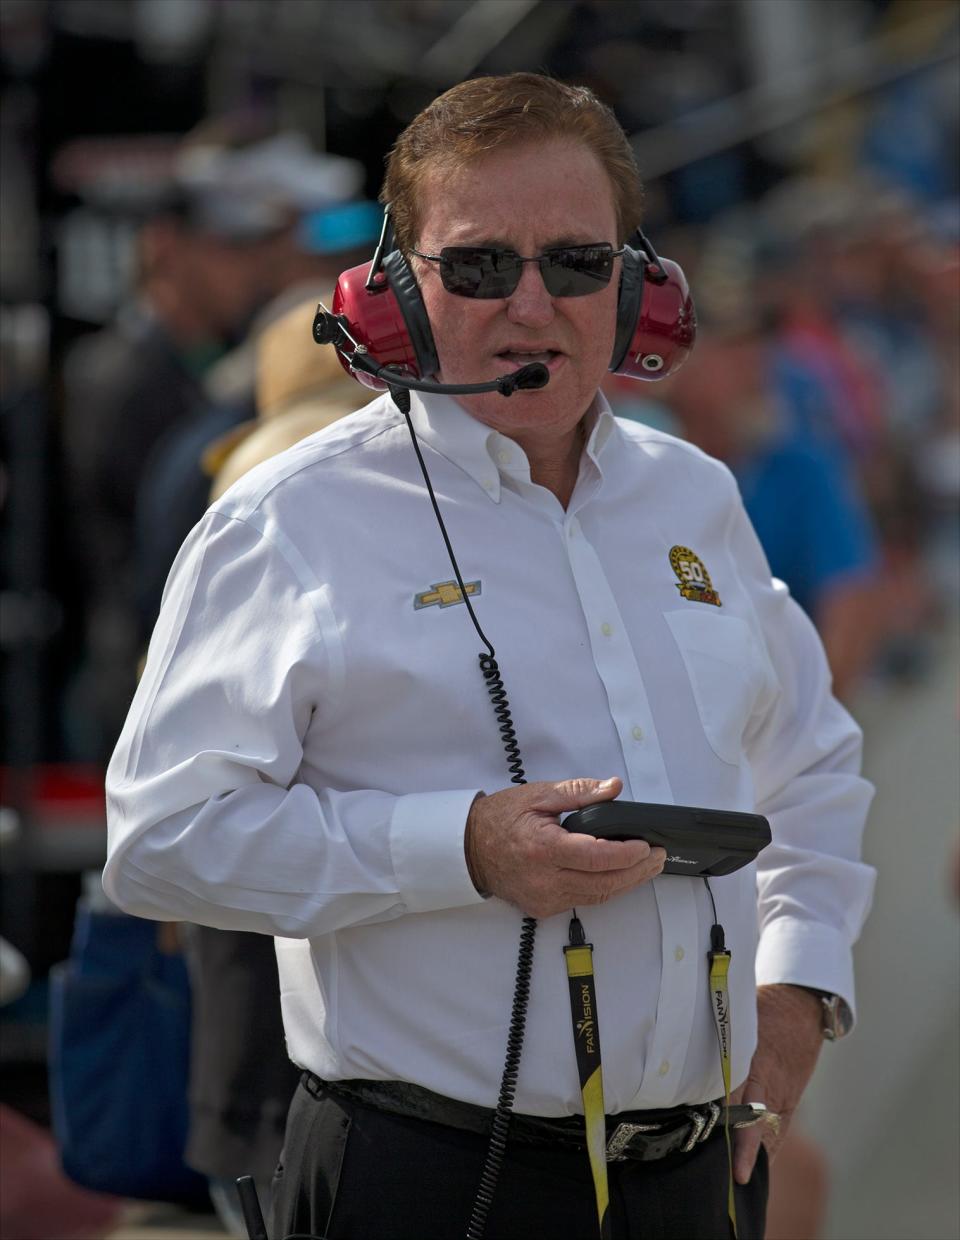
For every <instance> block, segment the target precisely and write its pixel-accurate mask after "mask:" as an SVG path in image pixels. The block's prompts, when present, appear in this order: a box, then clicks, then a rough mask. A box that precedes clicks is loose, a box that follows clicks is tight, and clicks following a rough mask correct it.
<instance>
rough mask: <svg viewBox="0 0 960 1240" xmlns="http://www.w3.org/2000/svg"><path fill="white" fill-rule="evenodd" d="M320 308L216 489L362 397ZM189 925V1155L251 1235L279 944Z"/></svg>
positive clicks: (282, 335) (222, 1210) (278, 343)
mask: <svg viewBox="0 0 960 1240" xmlns="http://www.w3.org/2000/svg"><path fill="white" fill-rule="evenodd" d="M316 308H317V299H316V298H315V297H314V298H311V299H310V300H308V301H305V302H302V303H301V304H299V305H297V306H294V307H293V308H292V309H290V310H288V311H286V313H284V314H283V315H281V317H280V318H278V319H277V320H276V321H275V322H273V323H272V324H270V325H269V326H268V327H266V328H265V329H264V331H263V332H262V333H261V335H260V337H259V339H258V341H257V347H256V359H257V365H256V404H257V417H256V419H255V420H254V421H252V422H246V423H243V424H241V425H239V426H237V427H234V428H232V429H231V430H230V431H228V432H227V433H226V434H224V435H223V436H222V437H221V438H220V440H219V441H215V442H214V443H212V444H210V445H209V446H208V447H207V449H206V451H205V453H204V461H203V465H204V469H205V472H207V473H208V474H210V475H213V484H212V487H211V490H210V499H211V500H215V499H218V498H219V497H220V496H221V495H223V494H224V492H225V491H227V490H228V488H229V487H230V486H231V485H232V484H233V483H234V482H236V481H237V480H238V479H240V478H242V477H243V475H244V474H245V473H246V472H247V471H248V470H249V469H252V468H253V467H254V466H255V465H258V464H260V463H261V462H262V461H266V460H268V459H269V458H270V457H272V456H274V455H276V454H277V453H278V452H282V451H284V450H285V449H286V448H289V447H292V446H293V445H294V444H295V443H298V442H299V441H300V440H301V439H305V438H306V437H307V436H308V435H312V434H314V433H315V432H316V431H319V430H322V429H323V428H324V427H325V426H329V425H330V423H332V422H334V421H336V420H337V419H338V418H340V417H342V416H343V415H344V414H345V413H347V412H348V411H349V410H351V409H355V408H357V407H358V405H359V404H362V403H363V399H362V398H363V391H362V390H361V389H359V388H358V387H357V384H356V383H354V381H353V380H352V379H349V378H347V376H346V375H345V374H344V373H343V369H342V367H341V365H340V363H339V361H338V360H337V357H336V354H335V353H334V352H333V350H332V349H319V348H317V346H316V344H315V343H314V340H313V332H312V327H313V318H314V315H315V313H316ZM367 399H373V393H372V392H370V393H369V395H368V397H367ZM181 936H182V939H183V942H184V948H185V952H186V956H187V961H188V965H189V969H190V979H191V990H192V996H193V1008H192V1023H191V1071H190V1131H189V1136H188V1141H187V1150H186V1159H187V1162H188V1163H189V1164H190V1165H191V1166H193V1167H194V1168H195V1169H196V1170H198V1171H201V1172H203V1174H204V1175H206V1176H207V1177H208V1178H209V1180H210V1194H211V1197H212V1199H213V1202H214V1205H215V1206H216V1209H217V1213H218V1214H219V1216H220V1218H221V1220H222V1221H223V1223H224V1225H225V1226H226V1227H227V1229H228V1230H229V1231H230V1232H231V1233H232V1234H233V1235H236V1236H241V1237H243V1236H246V1234H247V1232H246V1228H245V1226H244V1223H243V1219H242V1216H241V1214H240V1209H239V1204H238V1200H237V1195H236V1187H235V1182H236V1179H237V1177H238V1176H241V1175H252V1176H253V1177H254V1179H255V1181H256V1183H257V1188H258V1192H259V1196H260V1201H261V1203H262V1204H263V1207H264V1210H265V1212H266V1210H267V1209H268V1207H269V1203H270V1179H271V1176H272V1175H273V1172H274V1170H275V1169H276V1165H277V1162H278V1160H279V1157H280V1148H281V1146H282V1144H283V1129H284V1124H285V1123H286V1118H287V1111H288V1109H289V1106H290V1101H291V1099H292V1097H293V1093H294V1090H295V1088H296V1085H297V1080H298V1078H299V1073H298V1072H297V1069H296V1068H295V1067H294V1065H293V1064H292V1063H291V1062H290V1059H289V1057H288V1055H287V1050H286V1043H285V1042H284V1037H283V1020H282V1017H281V1013H280V988H279V981H278V978H277V961H276V954H275V951H274V946H273V941H272V940H271V939H270V938H268V937H266V936H265V935H261V934H250V933H246V932H243V931H231V930H215V929H213V928H212V927H210V926H191V925H186V924H183V925H182V926H181Z"/></svg>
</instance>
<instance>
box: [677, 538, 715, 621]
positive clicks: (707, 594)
mask: <svg viewBox="0 0 960 1240" xmlns="http://www.w3.org/2000/svg"><path fill="white" fill-rule="evenodd" d="M670 567H671V568H672V569H673V571H674V572H675V573H676V575H677V577H678V578H679V580H678V582H677V589H678V590H679V591H680V593H681V595H682V596H683V597H684V598H686V599H689V600H690V602H691V603H711V604H712V605H713V606H714V607H722V606H723V604H722V603H721V602H720V595H719V594H718V593H717V592H716V590H715V589H714V588H713V582H712V581H711V580H710V574H709V573H708V572H707V569H706V566H705V565H704V563H703V560H701V559H700V557H699V556H698V555H697V553H696V552H695V551H691V550H690V548H689V547H671V548H670Z"/></svg>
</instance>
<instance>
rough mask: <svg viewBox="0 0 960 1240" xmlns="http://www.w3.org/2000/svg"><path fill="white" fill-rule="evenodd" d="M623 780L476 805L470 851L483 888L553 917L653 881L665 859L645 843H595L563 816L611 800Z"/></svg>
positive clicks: (572, 783)
mask: <svg viewBox="0 0 960 1240" xmlns="http://www.w3.org/2000/svg"><path fill="white" fill-rule="evenodd" d="M622 787H623V784H622V783H621V781H620V780H619V779H605V780H603V781H602V782H601V781H600V780H596V779H566V780H564V781H563V782H562V783H559V784H549V783H537V784H524V785H522V786H521V787H517V788H505V789H504V790H503V791H502V792H495V793H493V794H492V795H491V796H488V797H478V798H477V800H476V801H474V803H473V806H472V808H471V810H470V814H469V816H468V818H467V826H466V831H465V834H464V850H465V852H466V857H467V866H468V868H469V870H470V877H471V878H472V879H473V884H474V886H475V887H476V889H477V890H478V891H482V892H485V893H489V894H491V895H495V896H499V897H500V898H501V899H502V900H507V901H509V902H510V903H511V904H515V905H517V907H518V908H520V909H521V910H522V911H523V912H524V913H526V914H527V916H529V917H551V916H552V915H553V914H554V913H562V912H564V911H565V910H566V909H569V908H571V907H572V906H574V905H578V904H603V903H604V902H605V901H607V900H609V899H611V897H613V896H615V895H619V893H620V892H621V891H628V890H629V889H630V888H631V887H636V886H637V885H638V884H639V883H645V882H646V881H647V880H648V879H651V878H655V877H656V876H657V875H658V874H659V873H660V871H661V870H662V869H663V866H664V862H665V861H666V859H667V854H666V852H665V851H664V849H662V848H653V849H651V848H650V845H649V844H647V843H646V842H645V841H643V840H622V841H621V840H595V839H593V837H592V836H589V835H578V834H571V833H570V832H568V831H565V830H564V829H563V827H561V826H560V822H559V820H558V817H557V816H558V815H559V814H564V813H569V812H570V811H572V810H575V809H583V807H584V806H586V805H594V804H596V803H597V802H598V801H612V800H613V799H614V798H615V797H616V796H618V795H619V793H620V791H621V789H622Z"/></svg>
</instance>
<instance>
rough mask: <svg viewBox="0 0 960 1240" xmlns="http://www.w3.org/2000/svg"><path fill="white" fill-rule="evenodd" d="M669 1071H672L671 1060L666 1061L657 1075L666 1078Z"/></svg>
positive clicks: (658, 1069)
mask: <svg viewBox="0 0 960 1240" xmlns="http://www.w3.org/2000/svg"><path fill="white" fill-rule="evenodd" d="M669 1071H670V1060H669V1059H665V1060H664V1061H663V1063H662V1064H661V1065H660V1067H659V1068H657V1075H658V1076H666V1075H667V1073H668V1072H669Z"/></svg>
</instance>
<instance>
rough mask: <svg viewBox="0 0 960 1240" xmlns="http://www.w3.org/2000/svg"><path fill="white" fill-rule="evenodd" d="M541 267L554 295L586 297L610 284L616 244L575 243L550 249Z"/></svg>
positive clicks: (544, 278) (550, 291)
mask: <svg viewBox="0 0 960 1240" xmlns="http://www.w3.org/2000/svg"><path fill="white" fill-rule="evenodd" d="M541 270H542V271H543V282H544V284H545V285H546V286H547V292H548V293H549V294H550V296H551V297H587V296H588V295H589V294H590V293H598V292H599V291H600V290H601V289H602V288H606V286H607V285H608V284H609V283H610V276H611V275H612V274H613V247H612V246H609V245H574V246H565V247H564V248H563V249H559V250H548V251H547V253H546V254H545V255H544V262H543V263H542V266H541Z"/></svg>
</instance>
